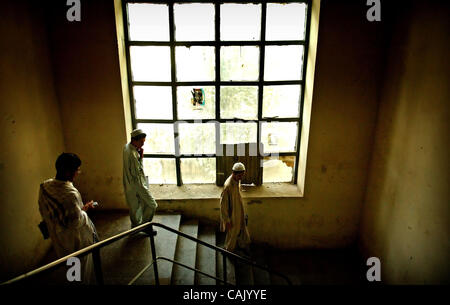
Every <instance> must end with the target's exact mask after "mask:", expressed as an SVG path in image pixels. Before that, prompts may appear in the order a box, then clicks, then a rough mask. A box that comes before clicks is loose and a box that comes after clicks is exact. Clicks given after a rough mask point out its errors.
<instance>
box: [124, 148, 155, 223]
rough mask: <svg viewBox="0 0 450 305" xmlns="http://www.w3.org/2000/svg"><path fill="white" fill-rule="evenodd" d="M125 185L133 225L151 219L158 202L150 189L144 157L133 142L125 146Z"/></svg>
mask: <svg viewBox="0 0 450 305" xmlns="http://www.w3.org/2000/svg"><path fill="white" fill-rule="evenodd" d="M123 187H124V190H125V198H126V200H127V204H128V206H129V208H130V219H131V224H132V226H137V225H140V224H142V223H144V222H148V221H151V220H152V219H153V216H154V214H155V211H156V208H157V207H158V204H157V203H156V201H155V199H154V198H153V196H152V195H151V194H150V191H149V189H148V184H147V180H146V178H145V174H144V167H143V164H142V159H141V157H140V156H139V153H138V151H137V150H136V147H134V146H133V144H131V143H128V144H126V145H125V147H124V148H123Z"/></svg>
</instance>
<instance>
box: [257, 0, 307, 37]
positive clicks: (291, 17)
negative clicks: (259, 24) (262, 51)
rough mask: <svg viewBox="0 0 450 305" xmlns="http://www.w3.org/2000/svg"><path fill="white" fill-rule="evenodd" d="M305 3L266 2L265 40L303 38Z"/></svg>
mask: <svg viewBox="0 0 450 305" xmlns="http://www.w3.org/2000/svg"><path fill="white" fill-rule="evenodd" d="M305 21H306V3H268V4H267V23H266V40H303V39H305V28H306V22H305Z"/></svg>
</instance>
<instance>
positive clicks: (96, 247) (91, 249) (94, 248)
mask: <svg viewBox="0 0 450 305" xmlns="http://www.w3.org/2000/svg"><path fill="white" fill-rule="evenodd" d="M153 226H157V227H161V228H163V229H165V230H167V231H170V232H173V233H175V234H177V235H180V236H183V237H185V238H187V239H190V240H192V241H194V242H196V243H199V244H201V245H204V246H206V247H208V248H211V249H213V250H215V251H219V252H221V253H222V255H223V265H224V270H223V273H224V279H223V280H220V279H219V280H220V281H222V282H225V283H228V282H227V278H226V274H227V272H226V256H228V257H234V258H235V259H238V260H241V261H243V262H244V263H246V264H248V265H252V266H254V267H257V268H260V269H263V270H265V271H267V272H269V273H271V274H274V275H277V276H280V277H282V278H283V279H285V280H286V281H287V283H288V284H289V285H292V282H291V281H290V280H289V278H288V277H287V276H285V275H284V274H281V273H279V272H276V271H273V270H271V269H269V268H267V267H264V266H260V265H257V264H256V263H255V262H252V261H250V260H248V259H246V258H244V257H241V256H239V255H237V254H235V253H232V252H229V251H227V250H224V249H222V248H219V247H217V246H214V245H211V244H209V243H207V242H204V241H202V240H199V239H197V238H195V237H192V236H189V235H187V234H185V233H183V232H180V231H178V230H175V229H173V228H170V227H168V226H166V225H163V224H160V223H156V222H147V223H145V224H142V225H139V226H136V227H135V228H132V229H130V230H127V231H125V232H122V233H119V234H117V235H114V236H112V237H110V238H107V239H105V240H102V241H99V242H97V243H95V244H92V245H90V246H87V247H85V248H83V249H81V250H78V251H76V252H73V253H71V254H69V255H66V256H64V257H62V258H60V259H57V260H55V261H53V262H51V263H49V264H47V265H44V266H42V267H40V268H37V269H35V270H32V271H30V272H27V273H24V274H22V275H19V276H17V277H15V278H13V279H11V280H9V281H6V282H3V283H1V284H0V285H6V284H12V283H15V282H18V281H21V280H24V279H27V278H30V277H32V276H35V275H37V274H39V273H42V272H45V271H50V270H53V269H56V268H57V267H59V266H60V265H61V264H63V263H64V262H66V261H67V260H68V259H69V258H71V257H82V256H85V255H88V254H89V253H92V255H93V260H94V269H95V275H96V278H97V282H98V283H99V284H100V285H103V273H102V270H101V259H100V249H101V248H103V247H105V246H107V245H109V244H111V243H113V242H115V241H117V240H120V239H122V238H124V237H127V236H129V235H132V234H135V233H139V232H142V231H147V230H149V229H150V231H151V232H152V231H153ZM149 235H150V236H149V237H150V245H151V251H152V257H154V258H155V259H154V261H153V262H156V260H157V259H158V258H159V259H165V260H170V259H167V258H165V257H156V251H155V242H154V236H153V234H149ZM153 262H152V264H153ZM172 262H173V263H176V264H179V265H181V266H183V267H186V268H189V269H191V270H194V271H196V272H197V270H196V269H192V268H190V267H188V266H186V265H184V264H181V263H179V262H176V261H172ZM152 264H150V265H149V266H147V267H146V268H145V269H147V268H148V267H150V266H151V265H152ZM153 266H154V274H155V284H156V285H159V277H158V269H157V264H156V263H155V264H153ZM198 272H201V271H199V270H198ZM142 273H143V271H142ZM201 273H202V274H204V275H206V276H209V277H212V278H215V277H213V276H211V275H208V274H206V273H203V272H201ZM135 279H137V278H135ZM216 279H218V278H216Z"/></svg>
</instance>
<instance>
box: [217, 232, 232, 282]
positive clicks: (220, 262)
mask: <svg viewBox="0 0 450 305" xmlns="http://www.w3.org/2000/svg"><path fill="white" fill-rule="evenodd" d="M216 242H217V244H216V245H217V246H218V247H221V248H223V245H224V242H225V234H224V233H223V232H216ZM226 264H227V282H229V283H231V284H233V285H236V273H235V270H234V263H233V262H232V260H230V259H229V258H227V259H226ZM216 270H217V271H216V274H217V277H218V278H221V279H223V255H222V253H219V252H217V253H216ZM217 285H223V283H222V282H219V281H217Z"/></svg>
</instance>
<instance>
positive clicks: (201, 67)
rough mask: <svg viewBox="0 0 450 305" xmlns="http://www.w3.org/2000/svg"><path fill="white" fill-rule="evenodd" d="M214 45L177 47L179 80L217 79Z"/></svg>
mask: <svg viewBox="0 0 450 305" xmlns="http://www.w3.org/2000/svg"><path fill="white" fill-rule="evenodd" d="M214 54H215V53H214V47H201V46H194V47H176V48H175V57H176V70H177V80H178V81H213V80H214V79H215V69H214V67H215V62H216V58H215V55H214Z"/></svg>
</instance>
